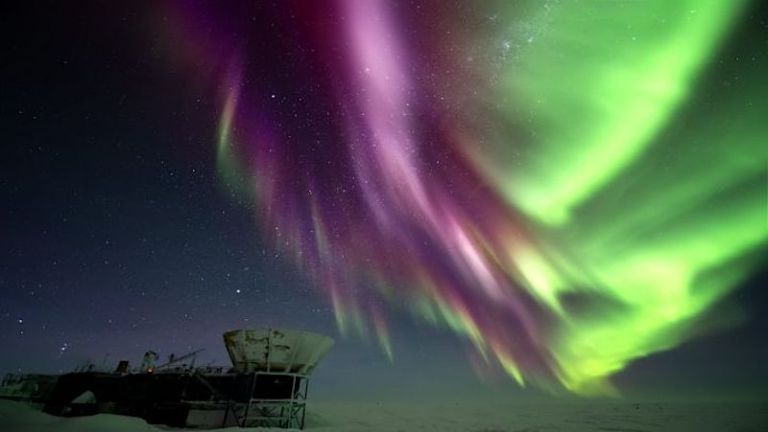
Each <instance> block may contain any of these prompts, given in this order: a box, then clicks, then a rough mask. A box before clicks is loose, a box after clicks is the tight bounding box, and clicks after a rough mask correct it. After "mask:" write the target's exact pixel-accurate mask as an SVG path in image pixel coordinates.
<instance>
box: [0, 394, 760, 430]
mask: <svg viewBox="0 0 768 432" xmlns="http://www.w3.org/2000/svg"><path fill="white" fill-rule="evenodd" d="M164 430H169V428H163V427H161V426H153V425H148V424H147V423H145V422H144V421H143V420H141V419H136V418H131V417H123V416H116V415H108V414H99V415H96V416H92V417H81V418H69V419H63V418H58V417H53V416H49V415H47V414H43V413H40V412H37V411H34V410H32V409H31V408H29V407H27V406H25V405H22V404H19V403H16V402H10V401H0V431H2V432H28V431H40V432H96V431H99V432H113V431H114V432H117V431H120V432H144V431H152V432H157V431H164ZM172 430H174V429H172ZM175 430H178V429H175ZM217 430H218V431H223V430H227V431H230V432H237V431H247V430H258V431H281V430H282V429H267V428H253V429H237V428H229V429H217ZM307 430H310V431H317V432H352V431H372V432H385V431H386V432H407V431H434V432H452V431H457V432H458V431H461V432H592V431H595V432H656V431H669V432H688V431H690V432H694V431H695V432H768V404H763V405H760V404H754V403H750V404H746V403H745V404H734V403H728V404H704V403H688V404H686V403H664V404H662V403H641V404H634V403H627V402H616V403H536V404H532V403H531V404H526V403H508V404H501V403H499V404H491V405H489V404H458V403H456V404H432V405H429V404H427V405H422V406H414V405H406V404H393V403H383V404H376V403H341V402H333V403H331V402H321V403H316V404H313V405H312V406H311V409H310V413H309V414H308V416H307Z"/></svg>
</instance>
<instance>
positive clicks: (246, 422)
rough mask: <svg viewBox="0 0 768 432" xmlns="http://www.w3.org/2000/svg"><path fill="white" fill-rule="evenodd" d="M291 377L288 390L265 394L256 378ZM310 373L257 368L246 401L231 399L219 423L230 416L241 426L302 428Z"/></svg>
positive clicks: (225, 420)
mask: <svg viewBox="0 0 768 432" xmlns="http://www.w3.org/2000/svg"><path fill="white" fill-rule="evenodd" d="M270 378H276V379H285V378H290V380H291V381H290V383H291V386H290V389H291V391H290V393H288V394H284V395H277V396H279V397H264V395H263V394H260V393H259V391H258V383H259V381H262V382H263V381H264V380H265V379H266V380H268V379H270ZM308 390H309V375H306V374H302V373H285V372H268V371H258V372H254V373H253V377H252V379H251V387H250V393H249V397H248V401H247V402H246V403H230V404H229V406H228V407H227V413H226V414H225V416H224V420H223V422H222V426H227V421H228V420H229V416H230V415H231V416H233V417H234V419H235V421H236V423H237V425H238V426H240V427H278V428H292V429H303V428H304V420H305V418H306V408H307V392H308Z"/></svg>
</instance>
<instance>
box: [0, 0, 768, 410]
mask: <svg viewBox="0 0 768 432" xmlns="http://www.w3.org/2000/svg"><path fill="white" fill-rule="evenodd" d="M693 3H696V2H693ZM617 4H618V5H620V7H619V6H615V5H617ZM661 4H663V2H659V5H661ZM680 4H683V6H668V7H663V6H659V7H658V8H652V7H647V5H646V6H642V8H643V12H642V14H639V13H638V10H636V9H633V8H636V7H638V6H636V2H614V3H612V6H606V5H605V4H604V3H601V2H596V3H592V4H589V3H587V5H584V4H580V3H578V2H555V1H552V2H545V3H541V2H530V1H520V2H488V3H487V4H484V5H482V6H478V5H476V4H472V3H460V2H458V3H456V2H437V1H424V2H418V1H403V2H392V3H385V2H377V1H373V0H370V1H369V0H366V1H359V2H352V1H341V0H339V1H329V2H326V3H323V4H322V5H318V4H315V6H310V5H308V3H304V4H301V2H298V3H293V2H283V3H279V4H278V3H274V2H253V3H251V2H225V3H224V4H223V5H222V4H221V3H218V2H171V1H169V2H131V4H130V5H127V4H118V3H113V2H98V1H94V2H83V3H78V4H77V5H76V6H72V5H65V4H63V3H61V2H36V3H34V4H27V5H15V6H3V8H4V9H7V10H4V11H3V13H2V14H0V16H1V17H2V18H0V20H1V21H0V29H1V30H0V32H2V33H3V35H2V36H3V37H2V41H1V42H0V43H2V46H3V48H2V53H3V58H2V59H1V60H0V82H2V102H1V103H0V130H1V131H2V134H0V136H1V137H2V140H3V155H2V157H1V158H0V198H1V199H2V202H3V206H2V209H1V210H2V213H0V239H2V246H3V249H2V255H0V345H2V347H3V349H2V353H1V354H0V371H3V372H5V371H9V372H10V371H24V372H34V371H41V372H58V371H66V370H70V369H71V368H73V367H75V366H76V365H78V364H81V363H83V362H85V361H86V360H91V361H93V362H95V363H96V364H102V363H103V364H107V365H110V366H112V365H113V364H116V362H117V360H118V359H122V358H126V359H130V360H133V361H135V362H138V361H139V359H140V357H141V355H142V354H143V352H144V351H146V350H148V349H153V350H155V351H158V352H159V353H160V354H161V355H162V356H167V355H169V354H170V353H176V354H180V353H184V352H187V351H191V350H193V349H199V348H205V349H206V351H205V352H204V353H203V354H202V355H201V356H200V360H199V361H200V362H201V363H205V362H210V361H216V362H218V363H223V362H226V361H227V359H226V353H225V352H224V349H223V346H222V343H221V333H222V332H223V331H225V330H229V329H233V328H240V327H261V326H276V327H288V328H297V329H305V330H310V331H317V332H322V333H325V334H329V335H332V336H333V337H334V338H335V339H336V341H337V345H336V347H335V348H334V349H333V351H332V352H331V353H330V354H329V356H328V357H327V358H326V360H325V361H324V362H323V364H322V365H321V367H320V368H319V369H318V370H317V372H316V377H315V378H316V379H315V383H313V392H315V394H316V395H318V397H324V398H339V399H351V398H355V399H360V398H367V399H372V400H379V399H399V398H425V397H430V398H450V397H452V396H451V395H453V394H456V392H459V391H461V392H463V394H467V392H470V394H473V395H475V396H476V397H478V398H480V397H483V396H488V397H497V396H498V395H504V396H505V397H510V398H547V397H549V395H551V394H552V393H554V394H557V395H559V396H560V397H573V396H572V395H590V396H605V395H613V394H619V393H620V394H624V395H627V396H629V397H638V398H693V397H699V398H745V397H749V398H752V397H760V398H763V397H765V396H766V395H765V389H766V388H768V367H766V365H767V364H768V343H766V340H765V338H764V334H765V333H766V331H768V318H766V317H765V312H766V307H768V297H767V296H766V293H765V289H764V287H765V286H766V283H767V282H768V273H766V270H765V269H766V262H765V259H764V258H762V257H764V256H765V251H766V247H765V245H766V239H767V238H768V228H767V227H766V217H767V216H766V214H765V211H766V210H765V209H766V202H765V199H766V190H765V184H766V182H765V178H766V171H765V169H766V166H767V165H766V163H768V154H766V148H768V145H766V142H768V133H766V128H765V125H764V121H762V120H761V119H762V118H764V117H765V115H766V114H768V110H766V108H765V106H764V99H763V98H761V95H766V96H768V93H767V90H766V85H765V84H764V82H763V79H761V78H760V77H762V76H765V75H768V63H767V62H768V58H767V55H768V54H767V52H768V22H767V21H766V19H767V18H766V17H768V14H766V10H765V9H766V8H765V6H764V5H761V4H760V3H759V2H733V5H732V6H723V5H722V4H720V5H719V6H718V2H706V1H705V2H699V4H698V5H696V6H695V7H693V6H691V5H689V4H687V3H686V2H680ZM597 5H603V6H597ZM633 5H635V6H633ZM689 6H691V7H689ZM681 8H682V9H684V10H678V9H681ZM682 24H685V25H682ZM585 26H586V27H588V28H590V29H594V33H590V34H589V35H586V36H585V35H584V34H583V32H580V31H579V30H580V29H583V28H584V27H585ZM670 28H671V29H673V30H669V29H670ZM577 36H578V37H577ZM665 47H668V48H665ZM607 52H608V53H615V52H622V53H624V52H626V53H627V54H626V55H624V56H622V55H616V56H610V57H606V53H607ZM605 71H612V74H608V75H605V76H602V75H600V74H601V73H605ZM596 77H598V78H599V79H596ZM563 82H565V85H564V84H563ZM606 107H608V108H606ZM605 143H607V144H605ZM594 161H599V162H594ZM728 209H733V211H730V212H729V211H727V210H728ZM702 239H703V240H702ZM608 245H610V247H609V246H608ZM669 263H673V264H674V265H673V264H669ZM652 288H653V289H652ZM630 317H631V318H630ZM657 323H662V324H657ZM585 344H586V345H585ZM587 345H588V346H589V347H588V348H587ZM362 376H365V377H367V379H366V380H365V382H364V383H362V382H361V379H360V377H362Z"/></svg>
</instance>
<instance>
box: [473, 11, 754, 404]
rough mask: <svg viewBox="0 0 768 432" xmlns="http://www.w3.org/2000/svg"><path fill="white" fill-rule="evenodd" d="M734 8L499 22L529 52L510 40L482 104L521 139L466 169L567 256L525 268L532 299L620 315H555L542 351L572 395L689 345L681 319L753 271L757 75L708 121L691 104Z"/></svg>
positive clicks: (481, 155)
mask: <svg viewBox="0 0 768 432" xmlns="http://www.w3.org/2000/svg"><path fill="white" fill-rule="evenodd" d="M504 4H506V3H504V2H502V3H501V5H504ZM744 6H745V2H740V1H726V2H724V1H655V2H646V1H643V2H563V3H562V4H559V5H558V6H557V7H553V8H551V9H548V8H547V9H543V8H541V7H536V8H535V9H536V11H534V12H531V13H532V15H528V16H526V17H525V18H524V19H525V20H533V21H535V22H536V24H535V25H534V26H530V25H528V26H526V25H524V23H523V22H522V21H520V20H518V19H516V17H518V16H519V13H520V6H519V5H516V7H514V8H513V7H509V8H508V10H507V11H505V12H506V15H502V17H501V18H499V19H498V21H499V22H508V23H509V26H510V27H511V28H521V27H522V28H530V27H534V28H539V29H540V28H546V29H545V30H542V31H539V32H537V33H536V34H535V35H534V36H531V35H519V34H518V37H519V38H529V39H532V40H530V42H529V41H528V40H519V41H517V43H516V44H515V46H518V47H519V48H520V49H519V51H518V53H517V55H516V56H515V57H514V58H513V59H511V60H509V61H506V62H505V63H504V64H503V65H502V66H501V67H500V71H499V72H498V75H499V79H498V82H496V83H494V88H493V90H494V91H493V92H492V94H494V95H503V96H502V97H501V98H498V97H495V99H491V98H489V99H490V100H488V101H486V104H492V105H493V106H496V107H498V112H497V113H496V115H495V116H494V117H493V121H495V122H499V123H501V124H508V125H510V126H509V127H508V128H515V127H516V126H515V125H524V127H525V128H526V132H527V134H528V138H527V139H526V140H524V142H523V145H522V147H523V150H521V146H520V145H519V143H514V144H513V143H510V142H509V139H510V136H509V134H498V135H496V136H490V137H488V138H487V139H486V140H485V142H486V143H487V144H486V145H485V146H483V147H479V148H475V149H472V151H471V153H470V157H471V158H472V160H474V161H475V163H476V164H477V166H478V167H479V169H478V170H479V171H480V172H484V173H488V174H489V177H490V181H492V182H493V183H494V184H495V185H497V187H498V189H499V190H500V191H502V193H503V194H504V196H506V198H507V200H508V201H509V202H510V203H511V204H512V205H514V206H516V207H518V208H521V209H523V210H524V211H525V212H526V213H527V214H528V216H529V217H531V218H532V219H534V220H537V221H538V222H539V223H541V224H542V226H546V227H548V229H549V230H550V231H551V236H552V237H555V238H557V239H558V241H559V242H560V244H561V245H563V244H564V245H565V246H566V249H567V250H568V251H569V258H568V259H566V258H560V262H559V263H558V265H557V266H552V265H551V263H548V262H546V261H545V260H543V259H538V258H534V259H533V260H532V261H531V262H530V263H528V272H527V273H528V274H529V277H528V287H529V288H530V289H531V290H533V291H535V292H536V293H538V297H539V298H541V299H543V301H545V302H546V303H548V304H549V305H550V307H551V308H552V309H553V310H555V311H561V310H562V309H561V305H560V302H559V300H558V299H561V298H563V297H565V296H567V295H569V294H571V293H575V292H583V291H584V290H585V288H584V287H585V286H589V287H590V288H589V290H588V291H589V292H590V293H592V294H597V295H599V296H601V297H603V298H605V299H607V300H609V301H611V302H615V303H617V304H620V305H621V307H619V308H607V309H606V311H605V312H604V313H590V314H589V315H588V316H577V315H573V314H567V313H561V317H562V319H563V321H562V327H561V328H559V329H558V331H557V335H556V337H555V340H554V344H555V346H554V349H553V352H554V353H555V355H556V359H557V362H558V364H559V365H560V367H561V371H560V376H559V378H560V380H561V382H562V383H563V384H564V385H565V386H566V387H567V388H568V389H570V390H572V391H575V392H578V393H586V394H595V393H597V394H606V393H613V392H614V391H615V390H614V389H613V388H612V387H611V386H610V384H609V383H608V382H607V381H606V380H605V379H604V378H605V377H609V376H610V375H612V374H615V373H616V372H618V371H620V370H622V369H623V368H624V367H625V366H626V365H627V364H628V363H629V362H631V361H632V360H634V359H637V358H639V357H643V356H647V355H649V354H651V353H654V352H658V351H662V350H667V349H670V348H673V347H675V346H676V345H678V344H680V343H681V342H683V341H684V340H686V339H687V338H689V337H691V336H692V335H693V334H695V332H694V330H693V329H692V327H691V326H692V325H693V324H695V321H696V319H697V318H700V317H702V315H703V314H704V313H705V312H707V311H708V310H709V309H710V308H711V307H712V306H713V305H714V304H715V303H716V302H718V301H719V300H721V299H723V297H724V296H725V295H726V294H728V293H729V291H730V290H731V289H732V288H733V287H734V286H736V285H737V284H738V283H739V282H740V281H742V280H743V279H744V278H745V277H746V276H748V275H749V272H750V270H751V269H753V268H754V267H755V265H757V264H759V263H758V258H757V257H756V256H757V255H759V253H760V252H764V246H765V242H766V238H767V237H768V223H767V220H768V219H767V213H766V168H767V167H768V133H767V132H766V130H767V128H766V124H765V120H766V119H767V118H768V112H766V109H765V108H763V107H762V106H761V105H760V104H763V103H764V102H761V101H765V100H768V91H766V89H768V86H765V85H759V84H758V83H760V82H761V81H762V80H764V78H762V77H764V76H766V75H765V71H762V72H763V73H760V72H761V71H758V70H754V71H749V70H744V71H742V73H743V74H744V76H743V80H744V82H746V83H747V85H741V86H734V88H733V89H732V90H733V91H732V92H731V93H729V94H723V95H719V96H718V97H717V104H718V106H717V107H716V108H712V107H706V106H705V107H699V106H697V104H698V103H706V102H707V101H702V100H701V97H699V96H698V95H697V93H696V89H697V85H698V84H699V80H701V79H702V75H703V72H705V71H706V68H707V66H709V64H710V62H712V61H713V59H714V58H715V55H716V54H717V50H718V48H719V46H720V44H721V43H722V42H723V39H724V38H725V37H726V36H728V32H729V30H731V29H732V27H733V26H734V24H735V23H736V22H737V19H738V18H739V16H740V14H741V13H742V12H743V10H744ZM532 9H533V8H532ZM517 33H519V31H518V32H517ZM513 34H514V32H513ZM497 37H498V38H499V39H500V40H501V39H503V38H504V34H503V32H502V34H501V35H500V36H497ZM508 44H509V42H507V45H506V46H507V47H508V46H509V45H508ZM755 69H756V68H755ZM499 99H500V100H499ZM748 101H755V102H754V103H750V102H748ZM484 126H488V125H487V124H486V125H484ZM495 129H496V130H499V128H498V127H496V128H495ZM488 143H490V144H488ZM571 257H577V258H576V259H573V258H571ZM595 281H597V282H598V283H597V284H595ZM559 313H560V312H559Z"/></svg>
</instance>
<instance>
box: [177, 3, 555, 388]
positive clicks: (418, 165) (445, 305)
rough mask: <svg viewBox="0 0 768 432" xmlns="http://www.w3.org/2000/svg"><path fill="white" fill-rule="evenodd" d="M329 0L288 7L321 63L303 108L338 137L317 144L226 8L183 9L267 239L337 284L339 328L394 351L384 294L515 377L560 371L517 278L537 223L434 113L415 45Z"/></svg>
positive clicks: (360, 7)
mask: <svg viewBox="0 0 768 432" xmlns="http://www.w3.org/2000/svg"><path fill="white" fill-rule="evenodd" d="M329 4H331V3H325V4H324V5H323V7H322V8H321V7H320V6H318V5H315V4H314V2H296V3H295V4H290V6H288V5H287V4H286V6H285V7H284V9H286V10H288V11H290V14H291V15H290V16H291V17H294V18H295V19H294V18H292V19H294V21H295V22H294V23H293V24H292V25H294V26H298V27H299V30H298V31H297V35H298V36H296V37H298V38H299V39H300V40H301V43H302V44H303V46H304V49H305V50H306V51H308V52H309V53H310V54H308V55H307V57H308V58H309V59H308V60H306V61H308V62H311V63H312V66H313V67H312V71H313V72H312V73H311V75H312V76H311V77H309V76H307V77H305V78H306V80H307V82H308V83H309V84H305V85H307V86H310V88H312V89H316V92H315V90H313V92H315V93H314V94H311V95H310V94H307V95H305V97H306V100H305V101H304V103H309V104H313V105H317V106H318V107H319V108H317V109H315V108H312V107H308V108H307V111H308V113H307V116H308V117H310V120H311V122H312V124H313V125H315V127H317V128H323V129H328V130H330V131H331V132H330V133H329V134H330V136H331V137H332V138H331V139H327V138H325V139H323V140H317V142H311V141H312V140H311V139H310V138H308V137H307V136H303V137H300V136H298V135H300V134H299V133H298V132H297V133H296V134H294V132H295V130H300V129H301V128H300V127H296V128H294V127H292V125H294V124H295V123H294V122H295V120H294V119H292V118H291V115H289V114H287V113H285V112H281V110H280V109H277V108H274V106H273V104H274V103H275V100H276V99H279V98H281V97H282V96H278V95H275V94H274V93H272V90H271V89H270V87H269V85H268V81H269V78H268V77H267V78H264V77H260V76H259V74H258V71H254V70H248V68H247V67H243V66H242V65H243V64H247V58H248V56H259V55H264V54H262V53H259V52H251V51H249V50H248V49H234V48H232V47H235V46H241V44H238V43H237V41H235V40H234V39H232V38H233V37H234V36H232V35H233V34H241V33H242V32H245V33H248V32H249V30H243V29H231V28H230V26H232V22H234V21H236V19H235V18H233V17H232V16H229V17H227V16H224V17H222V16H216V15H215V14H213V13H212V12H210V11H207V10H204V9H203V10H200V9H195V8H189V7H179V8H177V9H178V10H179V12H178V13H179V15H180V20H181V22H182V23H183V24H184V26H185V27H186V29H187V30H186V32H187V33H186V34H189V35H193V36H192V37H191V39H189V40H188V43H190V44H192V45H194V46H197V47H198V48H199V47H206V46H207V50H206V54H205V55H204V56H205V57H206V59H207V61H208V62H209V63H210V64H212V65H216V66H217V67H220V69H221V70H222V72H221V75H223V76H224V77H225V78H224V80H223V82H224V86H223V89H224V94H225V99H226V103H225V110H224V115H223V117H222V129H223V130H222V134H223V135H224V136H226V137H227V138H228V140H227V142H225V143H224V144H223V145H224V146H225V149H224V150H225V151H226V152H227V153H231V154H230V155H229V156H231V157H233V158H234V159H236V160H238V161H240V162H239V164H240V169H241V170H242V172H241V175H242V176H244V177H245V178H247V179H248V182H249V183H251V184H252V185H253V189H254V190H255V196H256V204H257V208H258V211H259V216H258V220H259V221H260V224H261V226H262V228H263V230H264V232H265V233H267V235H268V236H269V237H270V238H271V239H272V240H273V241H274V242H275V245H276V246H277V247H280V248H283V249H287V250H289V251H291V252H292V254H293V256H295V257H296V258H297V260H298V262H299V263H300V264H301V265H302V267H303V268H305V269H306V270H307V271H308V272H309V273H310V274H311V276H312V277H313V279H314V280H315V281H316V285H317V286H318V287H319V289H322V290H324V291H326V292H327V293H328V295H329V297H330V298H331V301H332V303H333V305H334V307H335V309H336V313H337V319H338V322H339V324H340V326H341V327H342V329H344V328H345V327H347V326H349V325H350V320H358V319H360V318H361V317H363V316H365V317H367V318H370V321H371V322H372V324H373V329H374V331H375V333H376V334H377V335H378V338H379V339H380V341H381V343H382V345H383V346H384V347H385V349H386V350H387V351H388V352H390V342H389V335H388V331H387V327H386V321H385V314H384V310H383V308H382V304H383V302H382V299H386V300H391V301H392V302H398V301H400V302H403V303H406V304H409V305H418V309H419V310H421V311H426V312H423V313H427V314H428V315H434V316H436V317H437V319H438V320H439V321H443V322H445V323H447V324H448V325H449V326H450V327H451V328H453V329H454V330H455V331H457V332H459V333H461V334H463V335H465V336H466V337H467V338H468V339H469V340H470V341H471V342H472V344H473V346H474V347H475V348H476V349H477V350H478V352H479V353H480V354H481V356H482V358H484V359H486V361H488V362H490V363H491V364H492V363H499V364H501V365H502V366H504V368H505V369H506V370H507V372H509V373H510V374H511V375H513V376H514V377H515V378H516V379H517V380H518V381H519V382H521V383H522V379H523V378H522V375H521V373H520V370H523V371H525V373H526V374H528V375H529V376H534V377H551V376H552V375H553V374H556V373H557V370H556V368H557V366H556V363H555V362H554V361H553V360H552V358H551V353H550V352H549V351H548V349H547V344H546V342H547V337H548V335H547V333H548V327H549V325H550V323H551V321H552V316H551V312H549V311H547V310H546V309H545V308H543V307H541V306H540V305H539V303H537V301H536V299H534V298H533V297H532V296H531V294H529V293H528V292H526V291H525V290H524V289H521V288H520V286H519V285H518V283H517V282H516V280H520V279H522V278H524V277H525V275H524V274H523V272H522V271H521V270H520V269H518V264H517V261H516V259H517V258H516V257H517V256H518V255H519V254H520V253H536V254H541V253H542V252H540V250H539V246H537V243H536V241H535V240H534V236H533V234H532V232H531V229H530V228H529V227H528V226H527V224H526V223H525V222H524V221H523V219H522V218H521V217H520V216H519V215H518V213H517V212H516V211H515V210H514V209H511V208H509V207H508V205H507V204H505V203H504V201H503V200H502V198H501V197H500V196H499V195H498V194H497V193H496V192H495V191H494V190H493V189H492V188H490V187H488V186H487V185H486V184H485V183H484V181H483V180H482V178H481V176H480V175H478V173H476V172H474V169H473V168H472V166H471V165H470V164H469V163H468V162H467V161H466V160H464V158H463V157H462V153H461V151H460V149H459V148H458V147H459V146H460V145H462V146H466V145H471V143H467V142H465V141H466V140H464V139H462V138H461V137H462V134H461V131H460V129H459V127H460V125H455V124H451V125H446V124H445V123H446V122H444V121H441V120H440V118H439V112H440V111H441V109H442V108H441V107H440V106H438V105H437V104H439V103H440V99H439V97H437V96H436V95H430V94H429V91H428V90H427V89H425V88H424V87H423V85H424V84H423V83H421V82H420V80H419V79H418V77H417V76H416V74H418V73H421V72H423V71H421V72H420V71H418V70H417V68H414V67H409V65H413V64H414V56H416V55H417V53H415V52H413V51H412V50H409V48H408V47H407V45H406V43H405V42H404V40H403V39H402V32H401V31H400V29H398V28H396V26H395V24H394V22H395V21H396V16H395V14H394V12H393V11H392V10H390V9H388V8H387V4H386V2H383V1H378V0H345V1H338V2H335V3H333V4H334V7H329ZM286 13H288V12H286ZM211 16H214V18H212V17H211ZM233 16H234V14H233ZM335 17H343V19H340V20H338V22H336V19H335ZM200 28H206V29H208V30H207V31H206V32H202V31H200ZM196 33H204V34H205V35H210V34H213V35H214V36H213V37H212V39H214V40H215V41H216V43H215V44H212V43H210V42H209V40H208V39H210V38H208V39H206V40H205V41H202V40H201V41H196V39H195V37H194V35H195V34H196ZM264 34H265V33H264V32H261V33H260V35H261V36H262V37H263V35H264ZM201 37H202V36H201ZM258 37H260V36H259V35H254V36H252V38H253V39H257V38H258ZM275 61H278V60H275ZM221 65H226V67H221ZM294 66H295V65H294ZM307 69H309V68H307ZM329 113H330V115H328V114H329ZM358 324H359V323H358Z"/></svg>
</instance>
